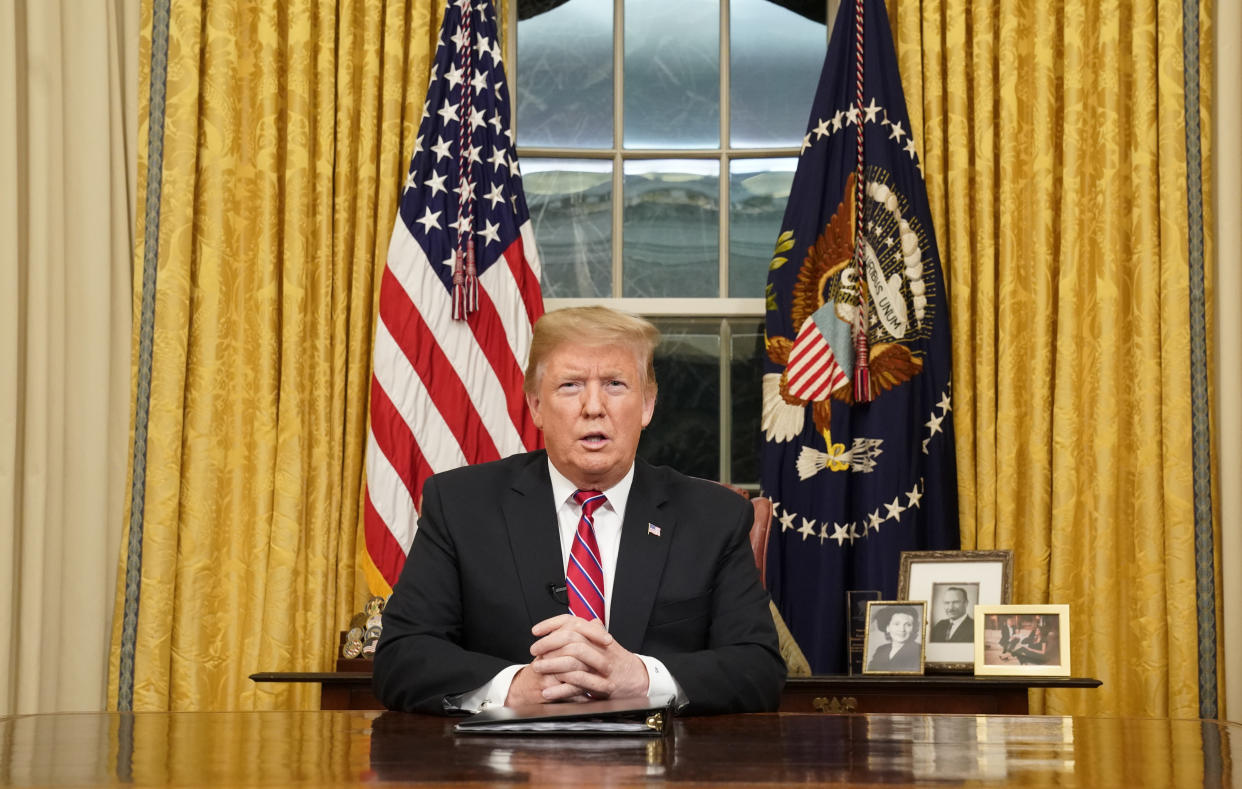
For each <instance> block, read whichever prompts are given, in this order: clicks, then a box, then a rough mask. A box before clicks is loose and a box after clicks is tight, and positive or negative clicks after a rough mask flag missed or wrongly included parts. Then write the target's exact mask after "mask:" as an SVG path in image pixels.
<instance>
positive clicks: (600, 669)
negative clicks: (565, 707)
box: [505, 614, 650, 706]
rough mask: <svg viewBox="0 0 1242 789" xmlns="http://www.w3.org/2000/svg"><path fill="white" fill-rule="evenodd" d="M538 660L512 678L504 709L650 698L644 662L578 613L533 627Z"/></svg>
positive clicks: (545, 621) (601, 626)
mask: <svg viewBox="0 0 1242 789" xmlns="http://www.w3.org/2000/svg"><path fill="white" fill-rule="evenodd" d="M531 633H533V634H534V635H535V636H536V638H537V640H536V641H535V643H534V644H532V645H531V647H530V653H531V655H532V656H533V658H534V659H533V660H531V662H530V663H528V664H527V665H525V666H523V667H522V669H521V670H520V671H518V673H517V674H516V675H514V677H513V683H512V684H511V685H510V686H509V695H508V697H507V698H506V699H505V704H506V705H508V706H515V705H519V704H544V703H547V702H554V701H590V700H592V699H606V698H630V697H635V696H646V695H647V689H648V687H649V685H650V680H649V679H648V677H647V666H646V664H644V663H643V661H642V659H640V658H639V657H638V655H635V654H634V653H633V652H631V651H629V650H628V649H626V648H625V647H623V646H621V645H620V644H619V643H617V640H616V639H615V638H613V637H612V635H610V634H609V633H608V631H607V630H605V629H604V626H603V625H602V624H601V623H600V621H599V620H598V619H592V620H590V621H589V622H588V621H587V620H585V619H581V618H579V617H576V616H574V615H573V614H561V615H559V616H554V617H552V618H551V619H545V620H543V621H542V622H539V623H538V624H536V625H535V626H534V627H533V628H531Z"/></svg>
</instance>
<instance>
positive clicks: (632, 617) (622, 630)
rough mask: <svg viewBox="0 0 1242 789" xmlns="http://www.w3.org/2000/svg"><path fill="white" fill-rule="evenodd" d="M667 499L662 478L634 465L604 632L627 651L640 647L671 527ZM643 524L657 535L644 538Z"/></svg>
mask: <svg viewBox="0 0 1242 789" xmlns="http://www.w3.org/2000/svg"><path fill="white" fill-rule="evenodd" d="M667 499H668V494H667V490H666V487H665V484H664V481H663V479H661V478H660V477H659V475H658V474H657V473H656V472H655V470H654V469H653V468H652V467H651V466H649V465H647V464H646V463H644V462H643V461H641V460H635V461H634V484H633V486H631V488H630V498H629V500H628V501H627V502H626V504H625V521H624V522H623V523H622V524H621V550H620V552H619V554H618V556H617V572H616V578H615V579H614V581H613V590H612V606H611V610H610V615H611V621H610V622H609V623H608V632H610V633H612V635H613V637H615V638H616V639H617V640H618V641H619V642H621V645H622V646H624V647H625V648H626V649H629V650H631V651H637V650H638V649H639V648H640V647H641V646H642V641H643V635H644V634H645V633H646V632H647V621H648V620H649V619H650V618H651V607H652V605H653V604H654V603H655V597H656V590H657V589H659V588H660V579H661V576H662V575H663V573H664V564H665V561H666V560H667V558H668V551H669V545H670V544H671V543H672V541H673V530H674V529H675V528H676V526H677V524H676V521H675V520H673V518H672V515H671V514H670V513H665V512H664V510H663V505H664V503H665V502H666V501H667ZM649 525H654V526H656V527H658V528H659V531H660V534H659V536H656V535H655V534H651V533H649V529H648V526H649Z"/></svg>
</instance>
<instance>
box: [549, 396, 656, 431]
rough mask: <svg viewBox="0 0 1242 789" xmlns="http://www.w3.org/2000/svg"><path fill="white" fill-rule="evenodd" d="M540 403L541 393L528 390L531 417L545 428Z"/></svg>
mask: <svg viewBox="0 0 1242 789" xmlns="http://www.w3.org/2000/svg"><path fill="white" fill-rule="evenodd" d="M539 405H540V402H539V395H538V394H537V393H535V392H527V393H526V407H527V408H529V409H530V418H531V420H532V421H534V423H535V427H537V428H539V429H540V430H543V416H542V415H541V414H540V413H539ZM644 424H646V423H644Z"/></svg>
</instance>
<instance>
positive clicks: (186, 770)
mask: <svg viewBox="0 0 1242 789" xmlns="http://www.w3.org/2000/svg"><path fill="white" fill-rule="evenodd" d="M452 726H453V721H452V720H451V719H445V718H433V717H428V716H423V715H410V714H407V713H393V712H386V713H382V714H381V713H377V712H331V711H327V712H324V711H316V712H182V713H154V712H152V713H132V714H124V713H82V714H60V715H25V716H15V717H9V718H3V719H0V786H17V785H21V786H49V785H59V786H64V785H73V786H85V787H90V786H118V785H128V786H146V787H162V786H239V787H258V786H263V787H268V788H269V789H272V788H274V787H286V786H289V787H293V786H297V787H360V788H361V787H374V786H375V783H376V782H377V781H384V782H391V783H393V784H407V783H415V782H417V783H418V784H419V785H420V786H423V787H430V788H434V787H447V786H450V785H456V786H472V787H480V786H497V785H505V786H512V785H540V786H574V787H591V786H603V785H607V786H631V785H633V786H643V787H652V786H656V785H666V786H668V785H671V786H677V785H697V786H723V785H731V786H765V787H773V788H774V789H775V788H777V787H793V786H806V785H808V784H830V783H835V784H849V785H852V786H876V787H878V786H885V787H893V786H940V787H943V786H945V785H946V784H949V785H956V784H958V783H962V782H969V784H970V785H972V786H990V787H991V786H1016V785H1023V786H1067V787H1136V788H1137V789H1144V788H1145V787H1165V786H1174V787H1183V786H1212V787H1232V786H1240V787H1242V779H1235V778H1234V776H1233V775H1232V774H1231V773H1230V772H1229V771H1230V770H1231V769H1234V768H1233V765H1236V764H1238V763H1239V762H1240V761H1242V751H1240V752H1239V753H1238V754H1234V753H1233V746H1234V745H1235V744H1239V745H1240V748H1242V726H1240V725H1238V724H1234V723H1223V722H1219V721H1199V720H1164V719H1119V718H1068V717H1066V718H1061V717H1043V716H963V715H816V714H798V713H774V714H764V715H726V716H720V717H716V718H679V719H677V720H675V721H674V723H673V731H672V734H671V735H670V736H668V737H666V738H655V739H647V738H632V739H628V738H617V737H602V738H594V737H555V736H549V737H502V736H494V735H493V736H478V735H473V736H455V735H454V734H453V733H452Z"/></svg>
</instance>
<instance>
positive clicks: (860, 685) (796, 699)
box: [250, 670, 1100, 715]
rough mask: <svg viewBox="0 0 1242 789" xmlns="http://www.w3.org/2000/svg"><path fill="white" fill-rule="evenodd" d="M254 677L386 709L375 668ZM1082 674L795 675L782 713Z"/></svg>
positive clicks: (1010, 692) (1021, 701) (966, 697)
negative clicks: (374, 687) (318, 686)
mask: <svg viewBox="0 0 1242 789" xmlns="http://www.w3.org/2000/svg"><path fill="white" fill-rule="evenodd" d="M250 678H251V679H252V680H254V681H255V682H319V683H322V690H321V692H320V697H319V706H320V708H321V709H325V710H379V709H383V708H384V707H383V705H382V704H380V703H379V702H378V701H377V700H376V699H375V696H374V695H372V694H371V672H370V671H366V670H361V671H325V672H298V671H294V672H282V671H266V672H262V673H258V674H251V675H250ZM1099 686H1100V681H1099V680H1098V679H1089V678H1084V677H974V676H970V675H966V674H940V675H928V676H924V677H887V676H873V675H863V676H855V677H849V676H824V677H792V678H790V679H789V680H788V681H787V682H786V683H785V691H784V693H782V694H781V706H780V711H781V712H829V713H849V712H865V713H872V712H904V713H937V712H942V713H953V712H957V713H967V714H984V715H988V714H993V715H1025V714H1026V713H1027V711H1028V706H1027V704H1028V702H1027V699H1028V696H1029V694H1028V693H1027V691H1028V690H1029V689H1031V688H1098V687H1099Z"/></svg>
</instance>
